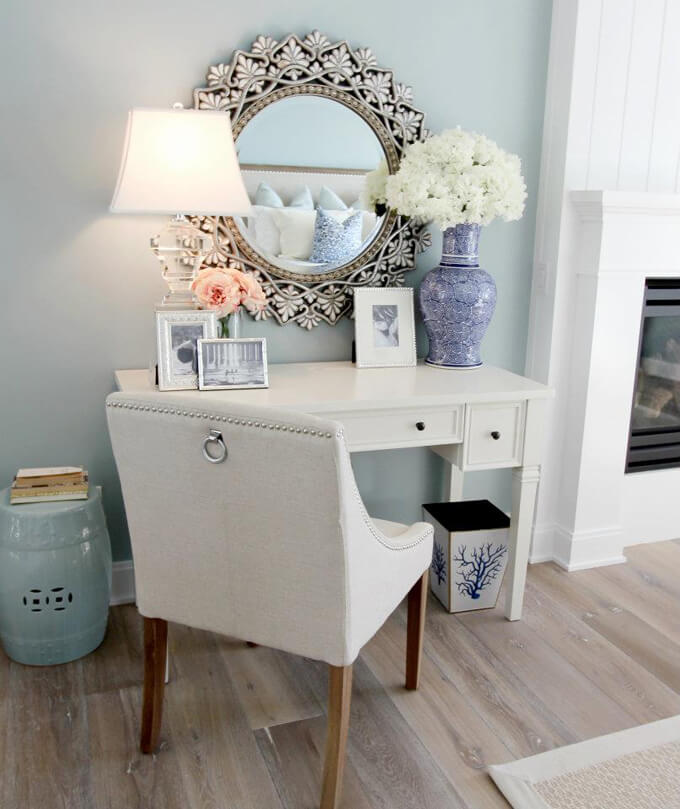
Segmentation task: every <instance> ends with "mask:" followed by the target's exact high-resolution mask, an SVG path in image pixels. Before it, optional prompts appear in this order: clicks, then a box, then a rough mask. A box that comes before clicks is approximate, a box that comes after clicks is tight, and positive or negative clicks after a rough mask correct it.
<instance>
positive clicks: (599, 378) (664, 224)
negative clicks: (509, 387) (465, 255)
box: [534, 191, 680, 570]
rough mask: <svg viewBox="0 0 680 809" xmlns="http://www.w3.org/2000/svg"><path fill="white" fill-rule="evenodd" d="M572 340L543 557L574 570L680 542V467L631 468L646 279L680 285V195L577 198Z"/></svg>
mask: <svg viewBox="0 0 680 809" xmlns="http://www.w3.org/2000/svg"><path fill="white" fill-rule="evenodd" d="M570 199H571V203H572V205H573V209H574V210H575V212H576V214H577V221H575V222H574V225H573V229H572V231H571V238H572V240H573V245H572V253H571V261H570V262H569V265H570V266H569V267H568V268H567V269H568V270H570V272H569V275H570V276H571V279H570V281H569V283H570V284H571V294H570V295H569V300H570V307H569V308H570V313H569V316H568V318H566V320H565V322H566V323H567V324H568V329H569V332H570V333H569V334H568V335H567V336H566V337H567V339H564V340H563V345H564V349H563V351H564V352H565V353H566V355H567V356H566V357H565V358H564V361H563V362H562V366H563V368H564V371H563V373H562V377H561V380H560V382H559V383H558V399H559V398H561V400H562V407H560V408H557V409H556V411H555V413H554V414H553V427H552V433H553V439H552V440H551V441H550V446H549V448H548V453H547V460H546V464H545V466H546V471H547V472H548V478H552V485H553V488H554V489H555V491H556V492H558V493H559V496H555V497H554V498H553V508H552V513H551V514H550V517H551V519H550V521H549V522H548V523H545V522H544V524H543V525H540V524H539V525H537V531H536V542H535V545H534V558H535V559H538V558H553V559H555V560H556V561H558V562H559V563H560V564H562V565H563V566H565V567H567V568H568V569H570V570H573V569H579V568H583V567H592V566H595V565H599V564H613V563H616V562H621V561H624V560H625V557H624V548H625V547H626V546H627V545H632V544H638V543H641V542H652V541H657V540H662V539H672V538H676V537H679V536H680V505H678V492H680V469H666V470H658V471H649V472H638V473H634V474H628V475H626V474H625V473H624V468H625V458H626V449H627V442H628V432H629V428H630V415H631V404H632V400H633V389H634V382H635V376H636V369H637V361H638V350H639V339H640V327H641V322H642V306H643V299H644V288H645V279H647V278H664V277H678V278H680V195H675V194H649V193H645V192H635V193H632V192H621V191H574V192H572V193H571V194H570Z"/></svg>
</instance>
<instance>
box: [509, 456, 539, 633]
mask: <svg viewBox="0 0 680 809" xmlns="http://www.w3.org/2000/svg"><path fill="white" fill-rule="evenodd" d="M539 477H540V474H539V467H538V466H521V467H518V468H517V469H513V470H512V517H511V520H510V556H509V559H508V574H507V575H508V590H507V595H506V603H505V617H506V618H507V619H508V620H509V621H519V619H520V618H521V617H522V601H523V599H524V585H525V584H526V577H527V564H528V563H529V548H530V546H531V529H532V525H533V521H534V509H535V506H536V491H537V489H538V480H539Z"/></svg>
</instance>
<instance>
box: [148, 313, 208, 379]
mask: <svg viewBox="0 0 680 809" xmlns="http://www.w3.org/2000/svg"><path fill="white" fill-rule="evenodd" d="M216 335H217V320H216V316H215V313H214V312H209V311H196V310H186V311H159V312H157V313H156V338H157V349H158V388H159V390H183V389H186V388H196V387H197V386H198V341H199V340H201V339H203V338H210V337H215V336H216Z"/></svg>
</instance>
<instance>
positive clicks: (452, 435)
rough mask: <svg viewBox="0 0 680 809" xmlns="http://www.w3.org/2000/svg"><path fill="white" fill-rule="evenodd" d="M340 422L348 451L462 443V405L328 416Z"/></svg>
mask: <svg viewBox="0 0 680 809" xmlns="http://www.w3.org/2000/svg"><path fill="white" fill-rule="evenodd" d="M328 415H330V417H331V418H336V419H338V421H340V422H342V425H343V427H344V432H345V438H346V440H347V445H348V446H349V448H350V450H354V451H357V450H371V449H390V448H393V447H425V446H429V445H434V444H457V443H460V442H461V441H462V440H463V406H462V405H461V406H460V407H448V408H445V409H442V408H427V407H420V408H408V409H403V410H402V409H400V410H376V411H375V412H373V413H366V412H363V413H361V415H354V414H352V413H335V414H328Z"/></svg>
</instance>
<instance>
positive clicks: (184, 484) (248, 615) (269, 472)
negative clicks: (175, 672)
mask: <svg viewBox="0 0 680 809" xmlns="http://www.w3.org/2000/svg"><path fill="white" fill-rule="evenodd" d="M107 413H108V420H109V429H110V433H111V440H112V443H113V449H114V454H115V457H116V463H117V465H118V471H119V473H120V479H121V484H122V489H123V497H124V500H125V509H126V513H127V519H128V525H129V529H130V537H131V541H132V552H133V557H134V564H135V579H136V586H137V604H138V607H139V610H140V612H141V613H142V615H144V616H146V617H148V618H162V619H165V620H169V621H175V622H178V623H183V624H187V625H189V626H194V627H198V628H201V629H208V630H212V631H214V632H219V633H221V634H225V635H229V636H232V637H236V638H242V639H244V640H249V641H253V642H255V643H258V644H262V645H264V646H271V647H274V648H277V649H283V650H285V651H288V652H294V653H296V654H300V655H304V656H306V657H311V658H314V659H317V660H323V661H325V662H327V663H329V664H331V665H333V666H348V665H350V664H351V663H352V662H353V661H354V660H355V658H356V657H357V655H358V654H359V651H360V649H361V647H362V646H363V645H364V644H365V643H366V642H367V641H368V640H369V639H370V638H371V637H372V636H373V635H374V634H375V632H376V631H377V630H378V629H379V628H380V626H381V625H382V624H383V622H384V621H385V619H386V618H387V617H388V616H389V614H390V613H391V612H392V611H393V610H394V608H395V607H396V606H397V605H398V603H399V602H400V601H401V600H402V598H403V597H404V596H405V595H406V593H407V592H408V591H409V589H410V588H411V587H412V586H413V585H414V582H416V581H417V579H418V578H419V577H420V576H422V574H423V573H424V571H426V570H427V568H428V566H429V564H430V560H431V555H432V527H431V526H430V525H428V524H427V523H415V524H414V525H412V526H410V527H407V526H404V525H401V524H398V523H392V522H387V521H383V520H371V518H370V517H369V516H368V514H367V513H366V510H365V508H364V505H363V503H362V501H361V497H360V495H359V493H358V491H357V488H356V484H355V481H354V475H353V472H352V468H351V465H350V460H349V454H348V452H347V448H346V446H345V441H344V438H343V435H342V426H341V425H340V424H338V423H337V422H334V421H330V420H325V419H320V418H316V417H314V416H310V415H306V414H302V413H296V412H292V411H282V410H279V409H271V408H255V407H252V406H251V405H247V406H246V405H235V404H232V403H225V402H224V401H220V400H219V399H218V398H213V396H212V394H210V393H206V394H205V395H204V396H203V395H201V396H200V399H199V397H196V396H195V395H194V396H193V397H188V396H187V395H182V394H168V393H152V394H143V395H142V394H140V395H139V396H135V395H134V394H121V393H116V394H112V395H111V396H109V398H108V399H107ZM210 429H216V430H219V431H220V432H221V433H222V436H223V439H224V443H225V444H226V446H227V451H228V457H227V459H226V460H225V462H224V463H219V464H212V463H209V462H208V461H206V460H205V458H204V457H203V454H202V444H203V440H204V439H205V438H206V436H207V435H208V434H209V431H210Z"/></svg>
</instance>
